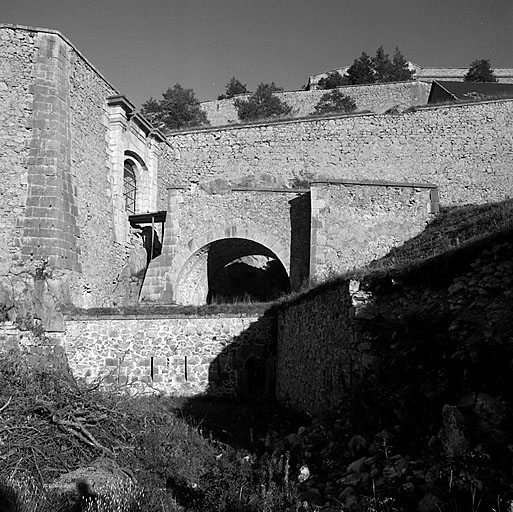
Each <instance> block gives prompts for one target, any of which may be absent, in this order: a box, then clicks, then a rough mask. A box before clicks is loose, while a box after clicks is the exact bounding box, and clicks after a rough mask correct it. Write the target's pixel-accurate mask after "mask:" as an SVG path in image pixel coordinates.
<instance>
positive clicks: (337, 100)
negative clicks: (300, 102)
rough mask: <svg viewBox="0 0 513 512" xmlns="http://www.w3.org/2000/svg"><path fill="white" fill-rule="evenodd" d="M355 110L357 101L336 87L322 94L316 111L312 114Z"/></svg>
mask: <svg viewBox="0 0 513 512" xmlns="http://www.w3.org/2000/svg"><path fill="white" fill-rule="evenodd" d="M355 110H356V102H355V101H354V100H353V98H351V97H350V96H347V95H345V94H342V93H341V92H340V91H339V90H337V89H334V90H332V91H330V92H327V93H325V94H323V95H322V96H321V99H320V100H319V102H318V103H317V105H315V111H314V112H313V113H312V115H317V114H338V113H348V112H354V111H355Z"/></svg>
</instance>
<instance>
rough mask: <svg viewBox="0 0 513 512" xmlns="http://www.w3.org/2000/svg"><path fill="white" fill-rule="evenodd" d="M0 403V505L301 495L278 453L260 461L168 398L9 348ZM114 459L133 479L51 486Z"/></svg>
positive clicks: (162, 509)
mask: <svg viewBox="0 0 513 512" xmlns="http://www.w3.org/2000/svg"><path fill="white" fill-rule="evenodd" d="M0 403H1V404H2V407H1V410H0V440H1V443H0V460H1V461H2V467H1V470H0V509H1V510H2V512H39V511H50V510H52V511H54V510H60V511H62V512H67V511H79V510H84V511H88V512H114V511H115V512H118V511H119V512H153V511H155V512H157V511H159V512H178V511H183V510H187V511H206V510H209V511H234V512H235V511H239V510H251V511H255V512H257V511H272V510H285V509H286V508H287V507H288V506H290V505H292V504H295V503H297V494H296V489H295V486H294V484H293V483H292V482H291V481H289V479H288V471H289V469H290V468H289V466H288V465H287V464H288V463H287V461H286V460H285V459H284V458H281V459H280V460H276V461H273V463H272V464H271V463H269V464H259V463H256V462H255V460H254V459H253V458H252V456H251V455H250V454H249V453H248V452H247V451H245V450H241V449H239V450H237V449H234V448H232V447H230V446H229V445H228V444H224V443H221V442H219V441H216V440H215V439H214V438H213V437H211V435H210V433H209V435H207V436H203V435H202V431H201V425H200V424H198V425H195V426H194V425H192V426H191V425H190V424H189V423H187V421H185V419H184V418H183V417H182V412H181V409H180V408H179V407H178V405H179V404H178V403H177V402H173V400H172V399H165V398H157V397H150V396H130V395H128V394H124V393H118V394H114V393H103V392H100V391H98V390H97V389H92V388H87V387H84V386H82V385H79V384H78V383H77V382H75V381H74V380H73V378H72V377H71V376H70V375H69V374H67V373H66V371H65V370H64V369H63V368H60V369H56V368H52V367H50V366H48V365H47V364H44V365H40V366H36V367H29V366H28V365H26V363H25V362H24V361H23V359H22V358H21V357H20V356H19V355H16V354H9V355H4V356H2V357H1V358H0ZM112 464H115V465H116V466H119V468H120V469H121V472H123V473H125V474H127V475H130V479H125V480H123V479H120V480H118V481H115V482H114V483H113V485H112V486H111V488H110V489H109V491H108V492H107V493H105V492H98V493H96V492H95V491H94V490H87V489H86V491H85V492H83V491H81V490H80V488H78V489H75V490H73V491H72V492H64V493H63V492H57V491H55V489H52V488H51V487H49V486H48V484H50V483H51V482H53V481H55V479H56V478H57V477H59V476H62V475H63V474H66V473H69V472H71V471H74V470H77V468H83V467H87V466H91V465H95V467H109V466H111V465H112ZM2 500H4V501H3V502H2ZM9 500H11V501H12V503H11V504H9ZM16 500H17V501H18V503H17V504H16V505H15V504H14V502H15V501H16ZM11 505H12V507H13V508H12V510H10V509H9V508H8V507H9V506H11ZM2 507H3V508H2ZM16 507H18V508H16Z"/></svg>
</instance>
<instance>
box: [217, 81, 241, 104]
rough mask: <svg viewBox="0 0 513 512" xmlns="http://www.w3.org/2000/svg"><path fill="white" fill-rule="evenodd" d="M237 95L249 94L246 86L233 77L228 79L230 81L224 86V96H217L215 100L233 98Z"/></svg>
mask: <svg viewBox="0 0 513 512" xmlns="http://www.w3.org/2000/svg"><path fill="white" fill-rule="evenodd" d="M239 94H249V91H248V88H247V87H246V84H243V83H242V82H241V81H240V80H238V79H237V78H235V77H234V76H233V77H232V78H231V79H230V81H229V82H228V83H227V84H226V89H225V92H224V94H221V95H219V96H218V97H217V99H218V100H224V99H228V98H233V97H234V96H237V95H239Z"/></svg>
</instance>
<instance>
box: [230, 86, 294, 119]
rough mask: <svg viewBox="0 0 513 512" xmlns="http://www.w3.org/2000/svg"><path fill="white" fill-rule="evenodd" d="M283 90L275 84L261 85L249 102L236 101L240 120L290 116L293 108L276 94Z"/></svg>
mask: <svg viewBox="0 0 513 512" xmlns="http://www.w3.org/2000/svg"><path fill="white" fill-rule="evenodd" d="M282 90H283V89H282V88H280V87H277V86H276V84H275V83H274V82H271V83H270V84H264V83H261V84H260V85H259V86H258V87H257V90H256V91H255V92H254V93H253V94H252V95H251V96H250V97H249V98H248V99H247V100H242V99H238V100H235V102H234V105H235V108H236V109H237V113H238V115H239V119H241V120H242V121H253V120H256V119H265V118H270V117H277V116H283V115H288V114H290V113H291V112H292V107H291V106H290V105H287V103H285V102H284V101H282V100H281V99H280V98H278V97H277V96H276V95H275V94H274V93H275V92H277V91H282Z"/></svg>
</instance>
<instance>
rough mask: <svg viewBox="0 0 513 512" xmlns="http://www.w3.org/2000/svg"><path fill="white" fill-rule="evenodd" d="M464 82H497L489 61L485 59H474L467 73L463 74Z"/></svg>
mask: <svg viewBox="0 0 513 512" xmlns="http://www.w3.org/2000/svg"><path fill="white" fill-rule="evenodd" d="M463 81H465V82H498V81H499V80H497V77H496V76H495V74H494V72H493V69H492V67H491V66H490V61H489V60H487V59H481V60H475V61H474V62H472V64H471V65H470V68H469V70H468V71H467V74H466V75H465V76H464V78H463Z"/></svg>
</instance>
